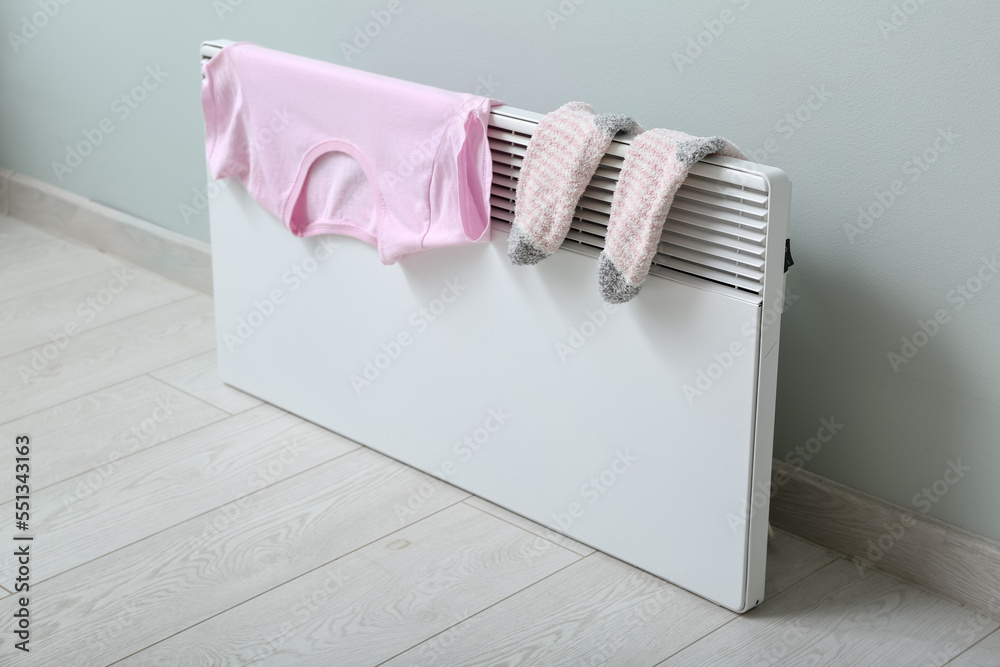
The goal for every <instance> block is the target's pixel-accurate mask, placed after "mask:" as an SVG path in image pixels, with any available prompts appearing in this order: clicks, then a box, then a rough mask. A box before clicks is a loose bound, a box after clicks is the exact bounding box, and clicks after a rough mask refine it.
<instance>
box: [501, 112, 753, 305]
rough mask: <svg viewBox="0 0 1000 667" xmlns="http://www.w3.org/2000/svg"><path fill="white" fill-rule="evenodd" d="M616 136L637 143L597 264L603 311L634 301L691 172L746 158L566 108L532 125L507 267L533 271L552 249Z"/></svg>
mask: <svg viewBox="0 0 1000 667" xmlns="http://www.w3.org/2000/svg"><path fill="white" fill-rule="evenodd" d="M618 132H628V133H632V134H636V135H637V136H636V137H635V138H634V139H633V141H632V146H631V148H630V149H629V151H628V153H626V155H625V161H624V164H623V165H622V171H621V174H620V176H619V178H618V185H617V187H616V190H615V194H614V197H613V198H612V200H611V218H610V220H609V222H608V231H607V235H606V236H605V239H604V250H603V251H601V256H600V258H599V259H598V264H597V278H598V284H599V286H600V291H601V296H602V297H603V298H604V300H605V301H607V302H609V303H625V302H626V301H629V300H631V299H632V298H633V297H635V296H636V295H637V294H638V293H639V291H640V290H641V289H642V285H643V283H644V282H645V280H646V276H647V275H648V274H649V267H650V266H651V264H652V262H653V257H654V256H655V255H656V251H657V247H658V246H659V243H660V235H661V234H662V232H663V224H664V222H666V219H667V212H668V211H669V210H670V205H671V203H672V202H673V200H674V195H675V194H676V192H677V189H678V188H679V187H680V185H681V183H683V182H684V179H685V178H687V174H688V171H689V170H690V169H691V166H692V165H694V164H695V163H696V162H697V161H698V160H700V159H701V158H703V157H705V156H706V155H709V154H711V153H720V154H722V155H727V156H729V157H735V158H743V159H745V158H746V156H744V155H743V153H741V152H740V150H739V149H738V148H737V147H736V146H734V145H733V144H732V143H730V142H729V141H727V140H726V139H723V138H722V137H694V136H691V135H689V134H685V133H683V132H675V131H673V130H664V129H653V130H648V131H643V130H642V128H641V127H639V126H638V125H637V124H636V123H635V121H633V120H632V119H631V118H627V117H625V116H617V115H599V114H595V113H594V110H593V109H591V108H590V107H589V106H588V105H587V104H584V103H583V102H570V103H568V104H565V105H563V106H562V107H560V108H559V109H557V110H556V111H553V112H552V113H550V114H548V115H546V116H545V117H544V118H542V120H541V121H540V122H539V125H538V129H537V130H535V133H534V135H533V136H532V138H531V141H530V142H529V144H528V150H527V152H526V154H525V157H524V162H523V164H522V166H521V173H520V176H519V179H518V184H517V193H516V200H515V205H514V224H513V226H512V228H511V233H510V238H509V240H508V246H507V256H508V258H510V261H511V263H513V264H537V263H538V262H540V261H541V260H542V259H544V258H546V257H548V256H549V255H551V254H552V253H554V252H555V251H556V249H558V248H559V246H560V245H561V244H562V242H563V240H564V239H565V238H566V234H567V232H568V231H569V228H570V224H571V222H572V219H573V212H574V211H575V210H576V206H577V202H578V201H579V199H580V196H581V195H582V194H583V191H584V189H585V188H586V187H587V184H588V183H589V182H590V179H591V178H592V177H593V175H594V172H595V171H596V170H597V165H598V163H599V162H600V160H601V158H602V157H603V156H604V153H605V152H606V151H607V148H608V146H609V145H610V143H611V140H612V139H613V138H614V136H615V134H617V133H618Z"/></svg>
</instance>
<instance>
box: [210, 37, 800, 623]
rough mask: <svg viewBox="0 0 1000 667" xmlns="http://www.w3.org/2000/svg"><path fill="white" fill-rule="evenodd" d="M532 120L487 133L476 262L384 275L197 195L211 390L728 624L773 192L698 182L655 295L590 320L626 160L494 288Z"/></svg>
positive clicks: (755, 511)
mask: <svg viewBox="0 0 1000 667" xmlns="http://www.w3.org/2000/svg"><path fill="white" fill-rule="evenodd" d="M224 44H226V42H222V41H219V42H209V43H206V44H204V45H203V46H202V56H203V58H206V59H207V58H211V57H212V55H213V54H214V53H217V52H218V50H219V49H220V48H221V47H222V46H223V45H224ZM539 118H540V116H539V115H538V114H534V113H530V112H525V111H520V110H517V109H512V108H509V107H498V108H496V109H495V110H494V111H493V113H492V117H491V121H490V127H489V132H488V135H489V142H490V147H491V149H492V153H493V160H494V171H493V174H494V175H493V189H492V199H491V203H492V210H491V215H492V227H493V236H492V241H491V242H490V243H489V244H478V245H474V246H466V247H460V248H451V249H443V250H433V251H428V252H425V253H417V254H415V255H410V256H407V257H405V258H403V259H402V260H401V261H400V262H399V263H398V264H395V265H392V266H384V265H382V264H381V263H380V262H379V258H378V254H377V251H376V250H375V248H373V247H371V246H368V245H366V244H364V243H362V242H360V241H356V240H354V239H351V238H347V237H341V236H326V237H312V238H309V239H302V238H298V237H295V236H293V235H292V234H290V233H289V232H288V231H287V230H286V229H285V227H284V226H283V225H282V223H281V222H280V221H279V220H278V219H277V218H275V217H274V216H272V215H271V214H270V213H268V212H266V211H265V210H264V209H263V208H261V207H260V206H259V205H258V204H256V203H255V202H254V201H253V200H252V199H251V198H250V197H249V196H248V195H247V193H246V191H245V189H244V188H243V187H242V185H241V184H240V183H239V182H236V181H232V182H228V183H216V184H210V188H211V189H212V190H213V191H216V192H217V194H216V195H215V196H214V197H212V199H211V204H210V207H211V211H210V212H211V229H212V261H213V273H214V279H215V310H216V318H217V319H216V323H217V329H218V349H219V359H218V363H219V373H220V375H221V376H222V379H223V380H224V381H225V382H226V383H227V384H230V385H232V386H234V387H236V388H238V389H241V390H243V391H245V392H247V393H249V394H252V395H254V396H257V397H259V398H261V399H263V400H265V401H267V402H269V403H272V404H274V405H276V406H278V407H280V408H283V409H285V410H288V411H289V412H292V413H294V414H296V415H299V416H301V417H303V418H305V419H308V420H310V421H312V422H315V423H317V424H320V425H322V426H324V427H326V428H328V429H330V430H332V431H336V432H337V433H340V434H343V435H344V436H346V437H348V438H351V439H353V440H356V441H358V442H360V443H362V444H364V445H366V446H368V447H371V448H372V449H375V450H377V451H379V452H382V453H384V454H386V455H388V456H391V457H393V458H395V459H398V460H400V461H402V462H404V463H407V464H409V465H411V466H413V467H415V468H418V469H420V470H422V471H425V472H427V473H430V474H432V475H436V476H438V477H440V478H442V479H444V480H446V481H448V482H450V483H452V484H454V485H456V486H458V487H461V488H463V489H465V490H467V491H469V492H471V493H474V494H476V495H479V496H482V497H483V498H486V499H487V500H490V501H492V502H494V503H496V504H498V505H501V506H503V507H505V508H507V509H509V510H511V511H513V512H516V513H518V514H521V515H523V516H525V517H528V518H529V519H532V520H534V521H536V522H538V523H541V524H544V525H546V526H548V527H550V528H552V529H554V530H557V531H559V532H561V533H564V534H566V535H568V536H569V537H572V538H574V539H576V540H579V541H580V542H583V543H585V544H588V545H590V546H592V547H594V548H595V549H598V550H600V551H603V552H606V553H608V554H610V555H612V556H615V557H617V558H620V559H622V560H624V561H626V562H628V563H631V564H633V565H635V566H636V567H639V568H642V569H643V570H646V571H648V572H650V573H652V574H655V575H657V576H659V577H662V578H664V579H666V580H668V581H671V582H673V583H675V584H677V585H679V586H682V587H683V588H686V589H688V590H690V591H692V592H694V593H697V594H698V595H701V596H703V597H705V598H707V599H709V600H712V601H714V602H716V603H718V604H720V605H722V606H724V607H727V608H729V609H732V610H734V611H745V610H747V609H749V608H751V607H753V606H755V605H757V604H758V603H759V602H760V601H761V599H762V598H763V595H764V564H765V555H766V546H767V514H768V502H767V500H768V497H767V493H766V489H767V488H768V486H769V476H770V469H771V445H772V432H773V422H774V399H775V377H776V372H777V364H778V332H779V324H780V317H779V314H780V312H781V303H782V294H783V289H784V256H785V253H784V251H785V238H786V227H787V221H788V208H789V196H790V185H789V181H788V179H787V177H786V176H785V175H784V173H782V172H781V171H780V170H778V169H774V168H772V167H766V166H762V165H757V164H752V163H749V162H744V161H741V160H734V159H730V158H725V157H720V156H714V155H713V156H708V157H707V158H705V159H704V160H702V161H701V162H699V163H698V164H697V165H695V166H694V168H693V169H692V170H691V174H690V176H689V177H688V179H687V180H686V181H685V182H684V184H683V186H682V187H681V189H680V191H679V193H678V196H677V198H676V199H675V200H674V203H673V206H672V208H671V210H670V215H669V218H668V220H667V223H666V226H665V229H664V232H663V238H662V242H661V243H660V247H659V254H658V255H657V256H656V259H655V260H654V261H655V265H654V267H653V271H652V274H653V275H651V276H650V278H649V279H648V280H647V282H646V284H645V286H644V287H643V290H642V292H641V293H640V294H639V296H638V297H636V298H635V299H634V300H633V301H631V302H630V303H628V304H625V305H623V306H619V307H618V308H617V309H611V308H605V307H604V303H603V301H602V300H601V298H600V295H599V292H598V285H597V276H596V267H597V261H596V257H597V255H598V253H599V252H600V249H601V248H602V246H603V241H604V233H605V230H606V227H607V222H608V213H609V211H610V202H611V196H612V193H613V192H614V188H615V184H616V182H617V177H618V173H619V171H620V169H621V165H622V159H623V157H624V155H625V154H626V152H627V151H628V149H629V143H630V138H629V137H619V138H618V139H616V140H615V141H614V142H613V143H612V146H611V148H610V149H609V151H608V153H607V155H605V157H604V159H603V160H602V162H601V167H600V169H599V170H598V172H597V174H596V175H595V177H594V178H593V180H592V181H591V183H590V185H589V187H588V188H587V190H586V193H585V195H584V197H583V199H582V200H581V202H580V204H579V207H578V208H577V211H576V217H575V219H574V221H573V229H572V231H571V232H570V235H569V238H568V239H567V240H566V242H565V243H564V244H563V247H562V249H561V250H559V251H557V252H556V253H555V255H553V256H552V257H550V258H548V259H546V260H545V261H544V262H542V263H540V264H538V265H536V266H527V267H525V266H512V265H511V264H510V262H509V261H508V260H507V258H506V254H505V251H506V245H507V230H508V229H509V223H510V221H511V220H512V219H513V210H514V201H513V200H514V192H515V188H516V184H517V178H518V172H519V167H520V164H521V160H522V158H523V156H524V152H525V147H526V146H527V143H528V141H529V139H530V137H531V134H532V132H533V130H534V128H535V127H536V124H537V121H538V119H539ZM331 244H332V245H331ZM609 310H610V311H611V312H608V311H609ZM755 489H756V490H758V493H756V494H755V493H754V491H755ZM761 490H764V492H760V491H761ZM415 491H416V490H415Z"/></svg>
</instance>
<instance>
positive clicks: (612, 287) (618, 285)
mask: <svg viewBox="0 0 1000 667" xmlns="http://www.w3.org/2000/svg"><path fill="white" fill-rule="evenodd" d="M597 283H598V284H599V285H600V286H601V297H603V298H604V300H605V301H607V302H608V303H626V302H628V301H631V300H632V298H633V297H635V295H636V294H638V293H639V290H641V289H642V285H629V283H628V281H627V280H625V276H623V275H622V272H621V271H619V270H618V267H616V266H615V263H614V262H612V261H611V258H610V257H608V256H607V255H606V254H605V253H604V252H603V251H602V252H601V256H600V257H599V258H598V260H597Z"/></svg>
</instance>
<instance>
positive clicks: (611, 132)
mask: <svg viewBox="0 0 1000 667" xmlns="http://www.w3.org/2000/svg"><path fill="white" fill-rule="evenodd" d="M594 125H596V126H597V127H599V128H600V129H601V131H602V132H604V133H605V134H607V135H608V136H609V137H613V136H615V135H616V134H618V133H619V132H628V133H630V134H635V132H636V130H637V129H638V128H639V124H638V123H636V122H635V120H634V119H632V118H629V117H628V116H626V115H624V114H620V113H599V114H597V115H596V116H594Z"/></svg>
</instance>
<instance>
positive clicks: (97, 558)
mask: <svg viewBox="0 0 1000 667" xmlns="http://www.w3.org/2000/svg"><path fill="white" fill-rule="evenodd" d="M226 419H229V417H226ZM223 421H225V419H220V420H219V421H217V422H212V424H220V423H222V422H223ZM206 426H211V424H206ZM295 426H297V424H296V425H293V426H290V427H289V428H287V429H285V430H284V431H281V433H286V432H288V431H289V430H290V429H292V428H295ZM200 428H204V427H200ZM195 430H198V429H195ZM191 433H194V431H191ZM281 433H279V434H277V435H276V436H275V437H278V436H280V435H281ZM184 435H187V434H184ZM178 437H182V436H178ZM171 439H173V438H171ZM164 442H169V441H164ZM162 444H163V443H162V442H161V443H157V444H156V445H153V446H154V447H159V446H160V445H162ZM150 449H152V447H151V448H150ZM358 451H359V450H358V449H352V450H350V451H347V452H344V453H343V454H337V455H336V456H334V457H333V458H330V459H327V460H326V461H323V462H322V463H317V464H316V465H314V466H310V467H308V468H306V469H304V470H300V471H299V472H297V473H295V474H293V475H289V476H288V477H286V478H284V479H282V480H280V481H277V482H274V483H272V484H268V485H267V486H265V487H264V488H262V489H257V490H256V491H252V492H250V493H247V494H244V495H242V496H239V497H238V498H233V499H232V500H229V501H226V502H224V503H222V504H221V505H216V506H215V507H212V508H209V509H207V510H205V511H204V512H199V513H198V514H194V515H192V516H189V517H187V518H185V519H182V520H181V521H178V522H177V523H174V524H171V525H169V526H165V527H163V528H161V529H160V530H157V531H156V532H153V533H149V534H148V535H144V536H142V537H140V538H139V539H137V540H133V541H131V542H129V543H128V544H123V545H121V546H120V547H118V548H116V549H112V550H111V551H108V552H107V553H103V554H101V555H100V556H95V557H94V558H91V559H90V560H86V561H84V562H82V563H78V564H77V565H74V566H73V567H71V568H69V569H66V570H63V571H62V572H56V573H54V574H51V575H49V576H47V577H45V578H44V579H39V580H38V581H37V582H35V583H37V584H41V583H43V582H46V581H49V580H50V579H54V578H55V577H58V576H61V575H64V574H66V573H67V572H72V571H73V570H75V569H77V568H79V567H83V566H84V565H86V564H87V563H92V562H94V561H95V560H99V559H101V558H104V557H105V556H109V555H111V554H113V553H115V552H117V551H121V550H122V549H125V548H126V547H130V546H132V545H133V544H138V543H139V542H142V541H143V540H147V539H149V538H151V537H154V536H156V535H159V534H160V533H162V532H164V531H167V530H170V529H172V528H176V527H177V526H179V525H181V524H182V523H187V522H188V521H193V520H194V519H197V518H198V517H200V516H204V515H205V514H210V513H212V512H215V511H217V510H218V509H219V508H221V507H225V506H226V505H230V504H232V503H234V502H236V501H238V500H241V499H243V498H246V497H249V496H252V495H254V494H257V493H261V492H262V491H265V490H267V489H270V488H271V487H273V486H276V485H278V484H284V483H285V482H288V481H289V480H292V479H295V478H296V477H298V476H299V475H302V474H303V473H306V472H309V471H310V470H312V469H313V468H316V467H318V466H322V465H327V464H329V463H331V462H332V461H336V460H338V459H340V458H343V457H345V456H350V455H351V454H355V453H357V452H358ZM70 479H72V478H70ZM95 493H97V492H96V491H95ZM11 502H13V501H11ZM458 502H461V501H458Z"/></svg>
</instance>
